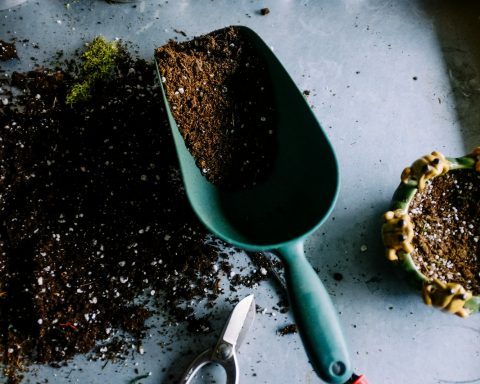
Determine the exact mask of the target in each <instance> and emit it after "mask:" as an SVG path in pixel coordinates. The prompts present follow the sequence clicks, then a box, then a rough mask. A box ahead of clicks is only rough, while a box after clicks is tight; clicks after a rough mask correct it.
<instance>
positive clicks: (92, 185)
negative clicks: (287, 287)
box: [0, 48, 265, 383]
mask: <svg viewBox="0 0 480 384" xmlns="http://www.w3.org/2000/svg"><path fill="white" fill-rule="evenodd" d="M122 50H123V48H122ZM75 68H76V67H75V66H71V67H69V68H66V69H63V70H49V69H42V70H37V71H32V72H28V73H14V74H13V75H12V76H11V77H4V76H2V80H1V81H2V84H0V85H1V86H2V92H3V94H2V98H7V99H8V100H9V102H8V104H7V105H3V106H2V109H1V110H0V131H1V134H0V138H1V141H0V356H2V359H3V363H4V364H5V367H6V368H5V372H4V374H5V376H6V377H8V380H9V383H17V382H20V380H21V374H20V373H21V371H22V370H23V369H24V366H25V365H26V364H30V363H32V362H38V363H49V364H56V363H57V362H62V361H65V360H67V359H68V358H70V357H72V356H73V355H74V354H77V353H85V352H88V351H91V357H92V358H116V359H122V358H123V357H124V356H125V355H127V354H130V353H132V352H134V351H132V347H131V345H132V341H131V340H132V339H131V338H134V339H141V338H142V337H143V335H144V331H145V328H144V321H145V320H146V319H147V318H148V317H149V316H151V315H152V313H153V311H156V310H161V311H162V313H163V314H164V315H166V316H167V317H168V321H187V322H189V327H188V328H189V329H190V330H191V331H192V332H209V331H211V329H210V328H209V327H208V318H203V319H197V318H196V317H195V315H194V311H193V308H192V307H191V306H188V305H187V306H181V308H180V304H181V303H184V302H189V301H190V300H192V299H196V298H205V297H206V298H207V299H208V302H209V303H213V302H214V301H215V299H216V298H217V296H218V294H219V293H220V292H221V288H220V287H219V281H220V278H221V276H222V275H225V274H228V269H229V268H231V267H230V264H229V263H228V259H227V258H228V256H229V255H228V254H226V253H221V252H219V250H218V248H217V247H216V246H214V245H212V244H211V242H208V241H206V238H207V232H206V231H205V229H204V228H203V227H202V226H201V225H200V223H199V221H198V220H197V219H196V217H195V216H194V214H193V213H192V210H191V208H190V206H189V203H188V201H187V199H186V196H185V194H184V191H183V187H182V183H181V179H180V175H179V170H178V164H177V160H176V155H175V149H174V146H173V140H172V138H171V133H170V128H169V127H168V125H167V122H166V117H165V113H164V109H163V105H162V101H161V95H160V91H159V88H158V87H157V86H155V85H154V84H155V81H154V65H153V63H148V62H145V61H143V60H137V59H133V58H131V57H130V56H129V54H128V53H127V52H126V51H125V52H124V54H123V56H122V57H121V60H120V61H119V62H117V63H116V69H115V71H114V72H115V76H114V77H113V78H111V79H108V80H101V81H99V82H98V83H97V84H95V85H94V86H93V87H94V88H93V92H92V98H91V99H89V100H88V101H86V102H83V103H78V104H76V105H74V106H73V107H70V106H67V105H66V104H65V96H66V93H67V90H68V89H69V88H70V86H71V85H72V84H73V82H74V81H76V80H75V79H74V75H76V74H77V70H76V69H75ZM15 88H16V89H17V90H21V91H22V92H21V93H20V94H21V95H20V96H15V94H16V93H15V92H13V90H14V89H15ZM17 93H18V92H17ZM218 265H219V266H220V267H219V268H218V267H217V268H215V266H218ZM261 277H265V274H261V276H257V277H256V278H261ZM139 297H144V299H142V300H140V301H139ZM134 299H135V300H134ZM199 324H200V325H199ZM124 332H126V336H124ZM135 344H136V345H139V344H140V342H139V343H135ZM159 348H160V347H159ZM137 352H138V351H137Z"/></svg>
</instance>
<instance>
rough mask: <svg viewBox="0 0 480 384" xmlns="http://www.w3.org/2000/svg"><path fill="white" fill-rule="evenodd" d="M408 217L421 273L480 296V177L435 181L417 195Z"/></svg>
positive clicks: (461, 173) (468, 174)
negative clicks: (459, 285)
mask: <svg viewBox="0 0 480 384" xmlns="http://www.w3.org/2000/svg"><path fill="white" fill-rule="evenodd" d="M409 214H410V217H411V219H412V222H413V224H414V238H413V242H412V243H413V246H414V248H415V249H414V251H413V252H412V257H413V260H414V262H415V264H416V265H417V266H418V267H419V268H420V271H421V272H422V273H423V274H424V275H426V276H427V277H429V278H438V279H439V280H441V281H443V282H455V283H460V284H461V285H463V287H464V288H466V289H467V290H470V291H472V292H473V293H474V294H476V295H478V294H480V175H479V174H478V173H477V172H475V171H473V170H453V171H450V172H448V173H447V174H445V175H443V176H438V177H435V178H433V179H432V180H431V181H429V182H427V186H426V188H425V190H424V191H422V192H417V193H416V195H415V197H414V199H413V200H412V202H411V204H410V207H409Z"/></svg>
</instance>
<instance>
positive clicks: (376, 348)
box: [0, 0, 480, 384]
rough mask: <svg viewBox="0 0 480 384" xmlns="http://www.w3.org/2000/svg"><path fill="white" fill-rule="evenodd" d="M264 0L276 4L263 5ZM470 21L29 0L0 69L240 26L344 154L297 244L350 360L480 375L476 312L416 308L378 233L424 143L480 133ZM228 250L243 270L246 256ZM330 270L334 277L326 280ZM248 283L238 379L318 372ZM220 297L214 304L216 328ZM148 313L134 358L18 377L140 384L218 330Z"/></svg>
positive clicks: (459, 7) (355, 0)
mask: <svg viewBox="0 0 480 384" xmlns="http://www.w3.org/2000/svg"><path fill="white" fill-rule="evenodd" d="M67 4H68V6H67ZM263 7H269V8H270V10H271V13H270V14H268V15H267V16H261V15H260V14H259V12H258V11H259V10H260V9H261V8H263ZM479 17H480V6H479V5H478V4H477V2H475V1H453V0H450V1H448V0H447V1H433V0H431V1H417V0H402V1H386V0H385V1H383V0H338V1H334V0H330V1H321V0H317V1H314V0H311V1H308V0H296V1H294V0H262V1H259V0H237V1H228V0H223V1H222V0H212V1H207V0H204V1H194V0H169V1H164V0H141V1H137V2H135V3H134V4H107V3H106V2H104V1H93V0H79V1H74V0H71V1H69V2H68V1H66V0H64V1H60V0H28V1H27V2H25V3H24V4H22V5H21V6H19V7H16V8H12V9H10V10H6V11H0V38H2V39H8V40H9V39H13V38H16V39H17V40H18V41H21V40H23V39H29V42H28V43H25V44H22V43H18V51H19V57H20V60H18V61H15V62H11V63H1V64H0V65H1V67H2V69H4V70H6V71H7V72H11V71H13V70H15V69H22V70H26V69H29V68H32V67H33V64H34V61H32V60H31V59H30V57H31V56H35V57H36V58H37V59H38V62H44V61H46V62H48V61H50V59H51V58H53V57H54V56H55V53H56V52H57V51H58V50H60V49H61V50H63V51H64V53H65V56H66V57H69V56H72V55H73V53H74V51H75V50H77V49H79V48H81V47H82V46H83V44H84V43H85V42H88V41H89V40H90V39H92V38H93V37H94V36H96V35H98V34H102V35H104V36H106V37H107V38H109V39H113V38H121V39H123V40H125V41H129V42H132V43H134V44H135V45H137V46H138V54H139V56H141V57H145V58H150V57H151V56H152V54H153V49H154V48H155V47H157V46H159V45H162V44H163V43H165V42H166V41H167V40H168V39H170V38H174V37H177V38H179V39H185V37H183V36H181V35H179V34H178V33H176V32H175V31H174V30H175V29H177V30H182V31H185V33H186V34H187V35H188V37H193V36H195V35H199V34H203V33H207V32H210V31H211V30H214V29H217V28H221V27H224V26H227V25H231V24H241V25H246V26H249V27H251V28H252V29H254V30H255V31H256V32H257V33H259V34H260V35H261V36H262V37H263V38H264V40H265V41H266V42H267V43H268V44H269V45H270V46H271V47H272V48H273V49H274V52H275V53H276V54H277V55H278V57H279V59H280V60H281V61H282V62H283V63H284V65H285V67H286V68H287V69H288V70H289V72H290V73H291V75H292V77H293V79H294V80H295V81H296V83H297V84H298V86H299V88H300V89H308V90H310V91H311V93H310V96H309V97H308V100H309V102H310V103H311V105H312V108H313V110H314V112H315V113H316V115H317V116H318V119H319V120H320V122H321V123H322V125H323V127H324V129H325V131H326V132H327V134H328V136H329V138H330V139H331V141H332V144H333V146H334V148H335V150H336V152H337V155H338V158H339V164H340V171H341V191H340V197H339V200H338V203H337V205H336V208H335V210H334V212H333V213H332V215H331V217H330V219H329V220H328V222H327V223H326V224H325V225H323V226H322V227H321V228H320V230H319V231H318V232H317V233H316V234H315V236H313V237H312V238H311V239H309V240H308V242H307V253H308V257H309V259H310V260H311V262H312V264H313V265H314V266H315V267H318V268H319V270H320V272H319V275H320V277H321V278H322V279H323V281H324V283H325V285H326V286H327V288H328V290H329V292H331V294H332V298H333V301H334V304H335V305H336V308H337V309H338V312H339V316H340V321H341V323H342V326H343V328H344V331H345V334H346V336H347V339H348V343H349V345H350V349H351V356H352V361H353V365H354V369H355V371H356V372H358V373H364V374H365V375H366V376H367V377H368V378H369V381H370V383H371V384H399V383H401V384H407V383H408V384H415V383H418V384H446V383H480V315H476V316H475V315H474V316H471V317H470V318H468V319H460V318H458V317H455V316H451V315H446V314H443V313H440V312H437V311H436V310H433V309H431V308H429V307H427V306H425V305H423V303H422V302H421V298H420V296H419V295H418V294H417V293H416V292H414V291H412V290H411V289H410V288H409V287H408V286H407V284H406V283H405V282H403V281H402V280H401V279H400V278H399V277H398V276H397V275H396V274H395V273H394V271H393V270H392V268H391V266H390V265H389V264H388V263H387V261H386V260H385V259H384V257H383V248H382V245H381V240H380V233H379V230H380V219H379V217H380V215H381V213H382V212H383V211H384V210H386V209H387V207H388V204H389V201H390V198H391V195H392V193H393V190H394V189H395V187H396V186H397V184H398V182H399V175H400V173H401V171H402V169H403V168H404V167H405V166H406V165H409V164H410V163H411V162H412V161H413V160H415V159H417V158H418V157H420V156H422V155H424V154H426V153H428V152H430V151H432V150H435V149H437V150H440V151H442V152H443V153H445V154H446V155H447V156H457V155H462V154H464V153H467V152H468V151H470V150H471V149H472V148H473V147H474V146H476V145H479V144H480V124H479V123H480V83H479V76H478V75H479V71H480V48H479V47H480V44H479V43H478V41H479V35H480V22H479ZM34 43H38V45H39V49H34V48H33V45H34ZM232 262H233V263H234V264H235V266H238V267H239V266H240V265H243V264H245V262H246V261H245V256H244V255H242V254H238V255H236V256H235V257H233V258H232ZM334 272H340V273H342V275H343V276H344V279H343V280H342V281H340V282H338V281H335V280H334V279H333V276H332V275H333V273H334ZM251 291H252V290H248V291H247V290H245V291H244V292H239V293H238V295H239V296H241V295H242V294H243V293H245V294H247V293H249V292H251ZM253 293H254V294H255V295H256V300H257V303H258V304H259V305H260V306H261V307H263V308H266V309H267V311H266V312H265V313H263V314H262V313H260V314H258V316H257V319H256V322H255V324H254V327H253V330H252V331H251V333H250V335H249V338H248V340H247V344H245V345H244V346H242V349H241V351H240V355H239V362H240V364H241V371H242V376H241V383H243V384H249V383H288V384H300V383H301V384H310V383H312V384H313V383H320V380H319V379H318V378H317V377H316V376H315V374H314V372H313V371H312V369H311V367H310V365H309V363H308V361H307V359H306V356H305V353H304V351H303V349H302V345H301V342H300V339H299V337H298V335H288V336H278V335H277V334H276V330H277V329H278V328H279V327H280V326H282V325H286V324H288V323H289V322H291V319H290V318H289V317H288V315H283V314H280V313H275V311H272V310H271V308H272V307H273V306H274V305H275V303H276V302H278V300H279V293H278V291H277V289H276V287H275V285H274V284H273V283H271V282H266V283H264V284H261V285H260V286H258V287H256V288H255V289H253ZM230 309H231V306H230V304H228V303H224V304H219V306H218V307H217V308H215V309H214V311H215V313H216V317H217V318H218V319H219V324H220V323H221V322H222V321H223V320H224V319H225V316H226V315H227V314H228V312H229V310H230ZM155 324H157V323H156V320H155V319H153V320H152V326H153V328H152V332H151V333H152V336H151V337H149V338H147V340H145V343H144V349H145V351H146V353H145V354H144V355H142V356H138V355H137V356H135V359H134V360H127V361H125V362H123V363H108V364H107V365H106V366H103V363H91V362H87V361H85V359H84V357H82V356H79V357H78V358H76V359H75V360H74V361H72V362H70V364H69V366H68V367H66V368H63V369H61V370H57V369H51V368H48V367H35V369H33V370H32V372H30V373H29V374H27V377H26V379H25V382H26V383H37V382H42V383H43V382H46V381H44V380H47V379H48V382H50V383H70V382H71V383H77V382H78V383H128V382H129V380H131V379H132V378H133V377H135V376H136V375H135V373H134V369H138V372H140V374H142V373H146V372H151V376H149V377H148V378H147V379H145V380H142V382H143V383H145V384H147V383H173V382H175V378H178V376H179V374H180V372H181V371H182V370H183V369H184V368H185V367H186V366H187V365H188V363H189V361H190V360H191V359H192V357H193V354H192V353H187V352H186V351H193V352H200V351H201V350H203V349H204V348H206V347H209V346H210V345H211V343H212V342H213V340H214V339H215V335H207V336H203V337H192V336H190V335H188V334H187V333H185V332H183V331H184V327H183V325H178V326H172V327H171V328H170V329H169V330H168V336H161V337H160V336H158V335H157V332H156V331H155ZM158 324H159V322H158ZM219 327H220V325H219ZM219 330H220V329H219ZM162 341H163V342H165V343H167V344H168V346H169V347H171V350H167V349H165V348H162V347H161V346H159V345H158V343H159V342H162ZM217 382H218V381H217Z"/></svg>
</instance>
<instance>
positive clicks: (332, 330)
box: [278, 241, 352, 384]
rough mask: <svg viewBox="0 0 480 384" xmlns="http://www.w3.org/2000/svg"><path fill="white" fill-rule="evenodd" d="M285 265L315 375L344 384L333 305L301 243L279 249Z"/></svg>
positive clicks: (343, 349)
mask: <svg viewBox="0 0 480 384" xmlns="http://www.w3.org/2000/svg"><path fill="white" fill-rule="evenodd" d="M278 252H279V254H280V256H281V257H282V259H283V261H284V265H285V279H286V282H287V289H288V295H289V299H290V306H291V308H292V310H293V315H294V319H295V322H296V324H297V328H298V331H299V333H300V336H301V338H302V342H303V345H304V347H305V350H306V352H307V355H308V357H309V359H310V363H311V364H312V366H313V368H314V369H315V372H316V373H317V374H318V376H319V377H320V378H321V379H322V380H324V381H326V382H327V383H335V384H337V383H341V384H343V383H346V382H347V381H348V380H349V379H350V378H351V376H352V370H351V364H350V358H349V354H348V350H347V345H346V342H345V339H344V337H343V333H342V330H341V329H340V325H339V322H338V318H337V314H336V311H335V308H334V306H333V303H332V301H331V299H330V296H329V295H328V293H327V291H326V289H325V287H324V285H323V284H322V282H321V281H320V279H319V277H318V275H317V273H316V272H315V271H314V269H313V268H312V266H311V265H310V263H309V262H308V261H307V259H306V257H305V253H304V250H303V241H296V242H293V243H289V244H285V245H283V246H281V247H280V248H279V249H278Z"/></svg>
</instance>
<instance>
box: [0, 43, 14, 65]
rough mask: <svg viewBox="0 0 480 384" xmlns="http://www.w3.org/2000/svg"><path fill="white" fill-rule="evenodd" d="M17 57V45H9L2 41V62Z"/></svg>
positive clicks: (0, 54)
mask: <svg viewBox="0 0 480 384" xmlns="http://www.w3.org/2000/svg"><path fill="white" fill-rule="evenodd" d="M17 57H18V56H17V48H16V47H15V43H7V42H6V41H3V40H0V61H7V60H10V59H15V58H17Z"/></svg>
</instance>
